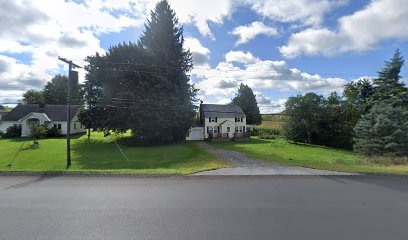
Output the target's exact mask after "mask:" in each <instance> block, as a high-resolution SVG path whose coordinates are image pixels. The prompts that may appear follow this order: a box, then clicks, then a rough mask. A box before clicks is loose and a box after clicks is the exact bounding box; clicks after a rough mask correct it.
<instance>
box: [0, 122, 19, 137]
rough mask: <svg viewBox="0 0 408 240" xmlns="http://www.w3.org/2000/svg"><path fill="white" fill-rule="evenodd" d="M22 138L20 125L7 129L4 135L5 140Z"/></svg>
mask: <svg viewBox="0 0 408 240" xmlns="http://www.w3.org/2000/svg"><path fill="white" fill-rule="evenodd" d="M16 137H21V128H20V126H18V125H13V126H10V127H8V128H7V130H6V132H5V133H4V134H3V138H16Z"/></svg>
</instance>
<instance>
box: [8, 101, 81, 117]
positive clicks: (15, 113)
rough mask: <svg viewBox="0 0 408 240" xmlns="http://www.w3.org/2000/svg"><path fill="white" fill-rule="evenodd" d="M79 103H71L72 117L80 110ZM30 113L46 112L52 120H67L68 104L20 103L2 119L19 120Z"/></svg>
mask: <svg viewBox="0 0 408 240" xmlns="http://www.w3.org/2000/svg"><path fill="white" fill-rule="evenodd" d="M80 107H81V106H79V105H71V119H70V121H71V120H72V118H73V117H74V116H75V114H76V113H77V112H78V111H79V108H80ZM30 113H44V114H45V115H47V117H48V118H49V119H50V120H51V121H67V106H66V105H42V106H41V105H40V104H18V105H17V106H16V107H15V108H14V109H13V110H11V112H9V113H7V114H6V115H4V116H3V118H2V119H1V120H2V121H18V120H20V119H21V118H23V117H25V116H27V115H28V114H30Z"/></svg>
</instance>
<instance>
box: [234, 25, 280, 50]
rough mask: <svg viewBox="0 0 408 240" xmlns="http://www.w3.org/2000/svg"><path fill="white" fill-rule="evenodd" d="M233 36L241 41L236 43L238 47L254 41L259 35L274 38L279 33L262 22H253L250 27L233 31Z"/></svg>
mask: <svg viewBox="0 0 408 240" xmlns="http://www.w3.org/2000/svg"><path fill="white" fill-rule="evenodd" d="M231 34H232V35H237V36H239V40H238V41H237V42H236V43H235V45H236V46H238V45H240V44H244V43H247V42H249V41H250V40H252V39H254V38H255V37H256V36H258V35H261V34H262V35H267V36H274V35H277V34H278V31H277V30H276V28H274V27H269V26H266V25H265V24H264V23H262V22H253V23H251V24H249V25H245V26H239V27H236V28H234V30H232V31H231Z"/></svg>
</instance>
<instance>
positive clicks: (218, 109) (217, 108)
mask: <svg viewBox="0 0 408 240" xmlns="http://www.w3.org/2000/svg"><path fill="white" fill-rule="evenodd" d="M200 111H201V112H202V113H203V115H204V117H246V116H245V113H244V112H243V111H242V110H241V108H240V107H239V106H237V105H234V104H227V105H222V104H201V109H200Z"/></svg>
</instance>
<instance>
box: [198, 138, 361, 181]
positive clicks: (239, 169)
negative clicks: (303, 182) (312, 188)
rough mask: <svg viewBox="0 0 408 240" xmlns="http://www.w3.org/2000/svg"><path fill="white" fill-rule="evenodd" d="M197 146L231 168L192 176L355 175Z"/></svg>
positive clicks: (203, 143) (200, 144) (202, 145)
mask: <svg viewBox="0 0 408 240" xmlns="http://www.w3.org/2000/svg"><path fill="white" fill-rule="evenodd" d="M197 144H198V145H199V146H201V147H202V148H205V149H206V150H207V151H209V152H210V153H212V154H214V155H215V156H217V157H220V158H223V159H225V160H226V161H228V162H229V163H230V164H231V165H232V167H231V168H222V169H217V170H212V171H205V172H200V173H196V174H193V175H237V176H239V175H322V176H323V175H326V176H327V175H356V174H354V173H347V172H337V171H328V170H318V169H312V168H305V167H292V166H284V165H279V164H274V163H269V162H264V161H258V160H255V159H252V158H249V157H246V156H245V155H244V154H242V153H240V152H237V151H230V150H222V149H217V148H214V147H212V146H210V145H208V144H207V143H205V142H197Z"/></svg>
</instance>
